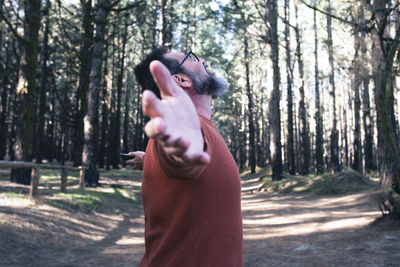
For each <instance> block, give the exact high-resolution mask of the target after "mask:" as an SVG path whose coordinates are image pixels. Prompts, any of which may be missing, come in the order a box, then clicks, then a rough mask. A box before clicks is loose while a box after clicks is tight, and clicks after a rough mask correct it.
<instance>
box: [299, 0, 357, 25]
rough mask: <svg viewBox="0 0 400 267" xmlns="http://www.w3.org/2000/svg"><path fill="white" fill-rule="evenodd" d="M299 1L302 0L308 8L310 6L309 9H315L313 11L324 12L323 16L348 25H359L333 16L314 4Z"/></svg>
mask: <svg viewBox="0 0 400 267" xmlns="http://www.w3.org/2000/svg"><path fill="white" fill-rule="evenodd" d="M301 2H302V3H303V4H304V5H306V6H307V7H308V8H311V9H313V10H315V11H318V12H319V13H322V14H324V15H325V16H330V17H331V18H334V19H337V20H338V21H340V22H343V23H346V24H350V25H352V26H356V27H360V25H359V24H358V23H354V22H351V21H348V20H346V19H344V18H341V17H338V16H335V15H332V14H328V13H327V12H325V11H323V10H321V9H319V8H317V7H316V6H312V5H310V4H307V3H306V2H305V1H304V0H301Z"/></svg>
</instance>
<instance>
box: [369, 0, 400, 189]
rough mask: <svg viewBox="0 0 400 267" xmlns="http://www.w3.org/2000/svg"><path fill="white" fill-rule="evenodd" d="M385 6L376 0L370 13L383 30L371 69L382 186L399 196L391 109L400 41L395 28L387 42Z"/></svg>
mask: <svg viewBox="0 0 400 267" xmlns="http://www.w3.org/2000/svg"><path fill="white" fill-rule="evenodd" d="M386 4H387V5H389V1H375V2H374V3H373V4H372V10H371V11H372V12H373V13H375V14H376V16H375V23H376V26H377V28H378V29H380V30H379V31H373V33H372V67H373V68H372V69H373V77H374V83H375V103H376V111H377V128H378V156H379V172H380V176H381V185H383V186H386V185H391V186H392V187H393V189H394V190H395V191H396V192H397V193H400V151H399V146H398V142H397V139H396V132H395V128H394V127H393V123H392V116H391V108H392V107H391V106H390V104H391V103H390V99H391V98H392V95H391V94H392V93H393V91H392V85H391V84H392V81H393V78H394V73H393V62H394V57H395V54H396V52H397V50H398V47H399V42H400V25H396V31H395V38H394V40H393V41H392V42H390V43H387V41H386V40H387V37H388V36H387V32H388V31H387V30H385V26H386V25H387V17H386V11H387V10H386ZM389 6H390V5H389ZM382 44H384V46H382Z"/></svg>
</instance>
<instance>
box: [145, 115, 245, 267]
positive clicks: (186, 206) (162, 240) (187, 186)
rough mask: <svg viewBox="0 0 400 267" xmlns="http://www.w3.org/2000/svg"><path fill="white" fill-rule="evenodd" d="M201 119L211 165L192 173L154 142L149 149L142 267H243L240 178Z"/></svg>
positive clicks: (217, 137)
mask: <svg viewBox="0 0 400 267" xmlns="http://www.w3.org/2000/svg"><path fill="white" fill-rule="evenodd" d="M199 118H200V123H201V128H202V130H203V135H204V140H205V150H206V151H207V152H208V153H209V155H210V156H211V163H210V164H208V165H206V166H202V167H197V168H186V167H185V166H182V165H180V164H177V163H176V162H175V161H174V160H173V159H172V158H170V157H168V156H167V155H166V154H164V153H163V150H162V148H161V147H160V146H159V144H158V143H157V142H156V141H154V140H153V139H152V140H150V141H149V144H148V146H147V150H146V159H145V161H144V167H143V182H142V200H143V207H144V212H145V246H146V251H145V254H144V256H143V259H142V262H141V265H140V266H142V267H145V266H151V267H164V266H165V267H167V266H174V267H180V266H185V267H186V266H193V267H197V266H198V267H203V266H204V267H212V266H218V267H224V266H229V267H236V266H242V265H243V235H242V214H241V206H240V199H241V186H240V177H239V172H238V169H237V166H236V164H235V161H234V160H233V157H232V155H231V153H230V152H229V149H228V147H227V146H226V144H225V142H224V140H223V138H222V137H221V136H220V135H219V133H218V132H217V130H216V129H215V127H214V125H213V124H212V122H211V121H210V120H208V119H206V118H204V117H201V116H199Z"/></svg>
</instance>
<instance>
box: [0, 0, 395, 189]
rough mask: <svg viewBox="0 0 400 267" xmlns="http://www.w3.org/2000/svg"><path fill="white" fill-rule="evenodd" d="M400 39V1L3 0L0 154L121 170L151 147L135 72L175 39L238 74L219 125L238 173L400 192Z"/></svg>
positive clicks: (93, 175) (218, 113) (18, 177)
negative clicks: (372, 177)
mask: <svg viewBox="0 0 400 267" xmlns="http://www.w3.org/2000/svg"><path fill="white" fill-rule="evenodd" d="M399 42H400V1H399V0H325V1H323V0H279V1H278V0H265V1H262V0H253V1H236V0H211V1H204V0H190V1H182V0H157V1H149V0H135V1H126V0H98V1H94V0H93V1H92V0H80V1H78V0H71V1H66V0H30V1H22V0H11V1H10V0H0V99H1V103H0V160H9V161H21V160H22V161H29V162H32V161H33V162H37V163H41V162H48V163H51V162H57V163H60V164H70V165H74V166H79V165H84V166H87V168H88V170H87V171H86V174H85V179H86V181H88V182H90V183H94V184H96V183H97V181H98V169H103V168H104V169H107V170H109V169H111V168H112V169H118V168H120V166H121V164H123V163H122V162H121V159H120V156H119V154H120V153H122V152H128V151H135V150H143V151H144V150H145V148H146V143H147V140H146V137H145V134H144V132H143V126H144V124H145V123H146V121H147V118H146V117H145V116H144V115H143V112H142V109H141V91H142V89H141V88H140V87H139V86H138V85H137V83H136V80H135V78H134V75H133V68H134V66H135V65H136V64H138V63H139V62H140V61H141V59H143V58H144V56H145V55H146V54H148V53H149V52H151V51H152V50H153V49H154V48H156V47H158V46H165V47H167V48H169V49H172V50H173V51H179V52H182V53H187V52H189V51H190V50H191V51H193V52H194V53H196V55H199V56H201V57H203V58H205V59H206V62H207V65H208V66H209V68H210V69H211V70H212V72H215V73H216V74H218V75H221V76H224V77H225V78H227V80H228V81H229V84H230V89H229V90H228V92H227V93H226V94H225V95H224V96H223V97H222V98H218V99H215V100H214V102H213V112H214V114H213V118H212V120H213V122H214V124H215V125H216V127H217V128H218V130H219V131H220V133H221V135H222V136H223V137H224V139H225V141H226V142H227V144H228V147H229V149H230V150H231V152H232V155H233V157H234V159H235V160H236V162H237V165H238V167H239V168H240V169H244V168H249V169H250V170H251V172H255V171H256V168H257V167H265V166H271V168H272V178H273V179H274V180H280V179H282V178H283V173H290V174H292V175H306V174H309V173H317V174H321V173H324V172H339V171H341V170H345V169H349V168H351V169H353V170H355V171H358V172H360V173H365V172H370V171H379V175H380V180H381V185H382V186H386V187H387V188H390V190H393V191H394V192H397V193H400V144H399V115H400V105H399V103H398V100H399V99H400V90H399V85H400V67H399V63H400V44H399ZM28 175H29V173H28ZM24 176H25V177H26V174H24V173H23V172H21V171H18V170H13V172H12V175H11V179H12V180H13V181H16V182H22V183H23V182H24V181H25V182H26V179H25V178H24Z"/></svg>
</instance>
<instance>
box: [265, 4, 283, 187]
mask: <svg viewBox="0 0 400 267" xmlns="http://www.w3.org/2000/svg"><path fill="white" fill-rule="evenodd" d="M265 5H266V14H265V18H266V21H267V28H268V29H269V30H268V33H267V34H268V38H267V40H268V43H267V48H268V50H269V53H270V54H269V60H270V61H271V63H270V65H272V69H273V73H272V83H270V84H272V86H273V87H272V90H271V95H270V98H269V125H270V157H271V164H272V180H275V181H276V180H281V179H282V171H283V169H282V147H281V129H280V124H281V118H280V103H279V102H280V91H279V84H280V74H279V43H278V42H279V40H278V6H277V0H266V2H265Z"/></svg>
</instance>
